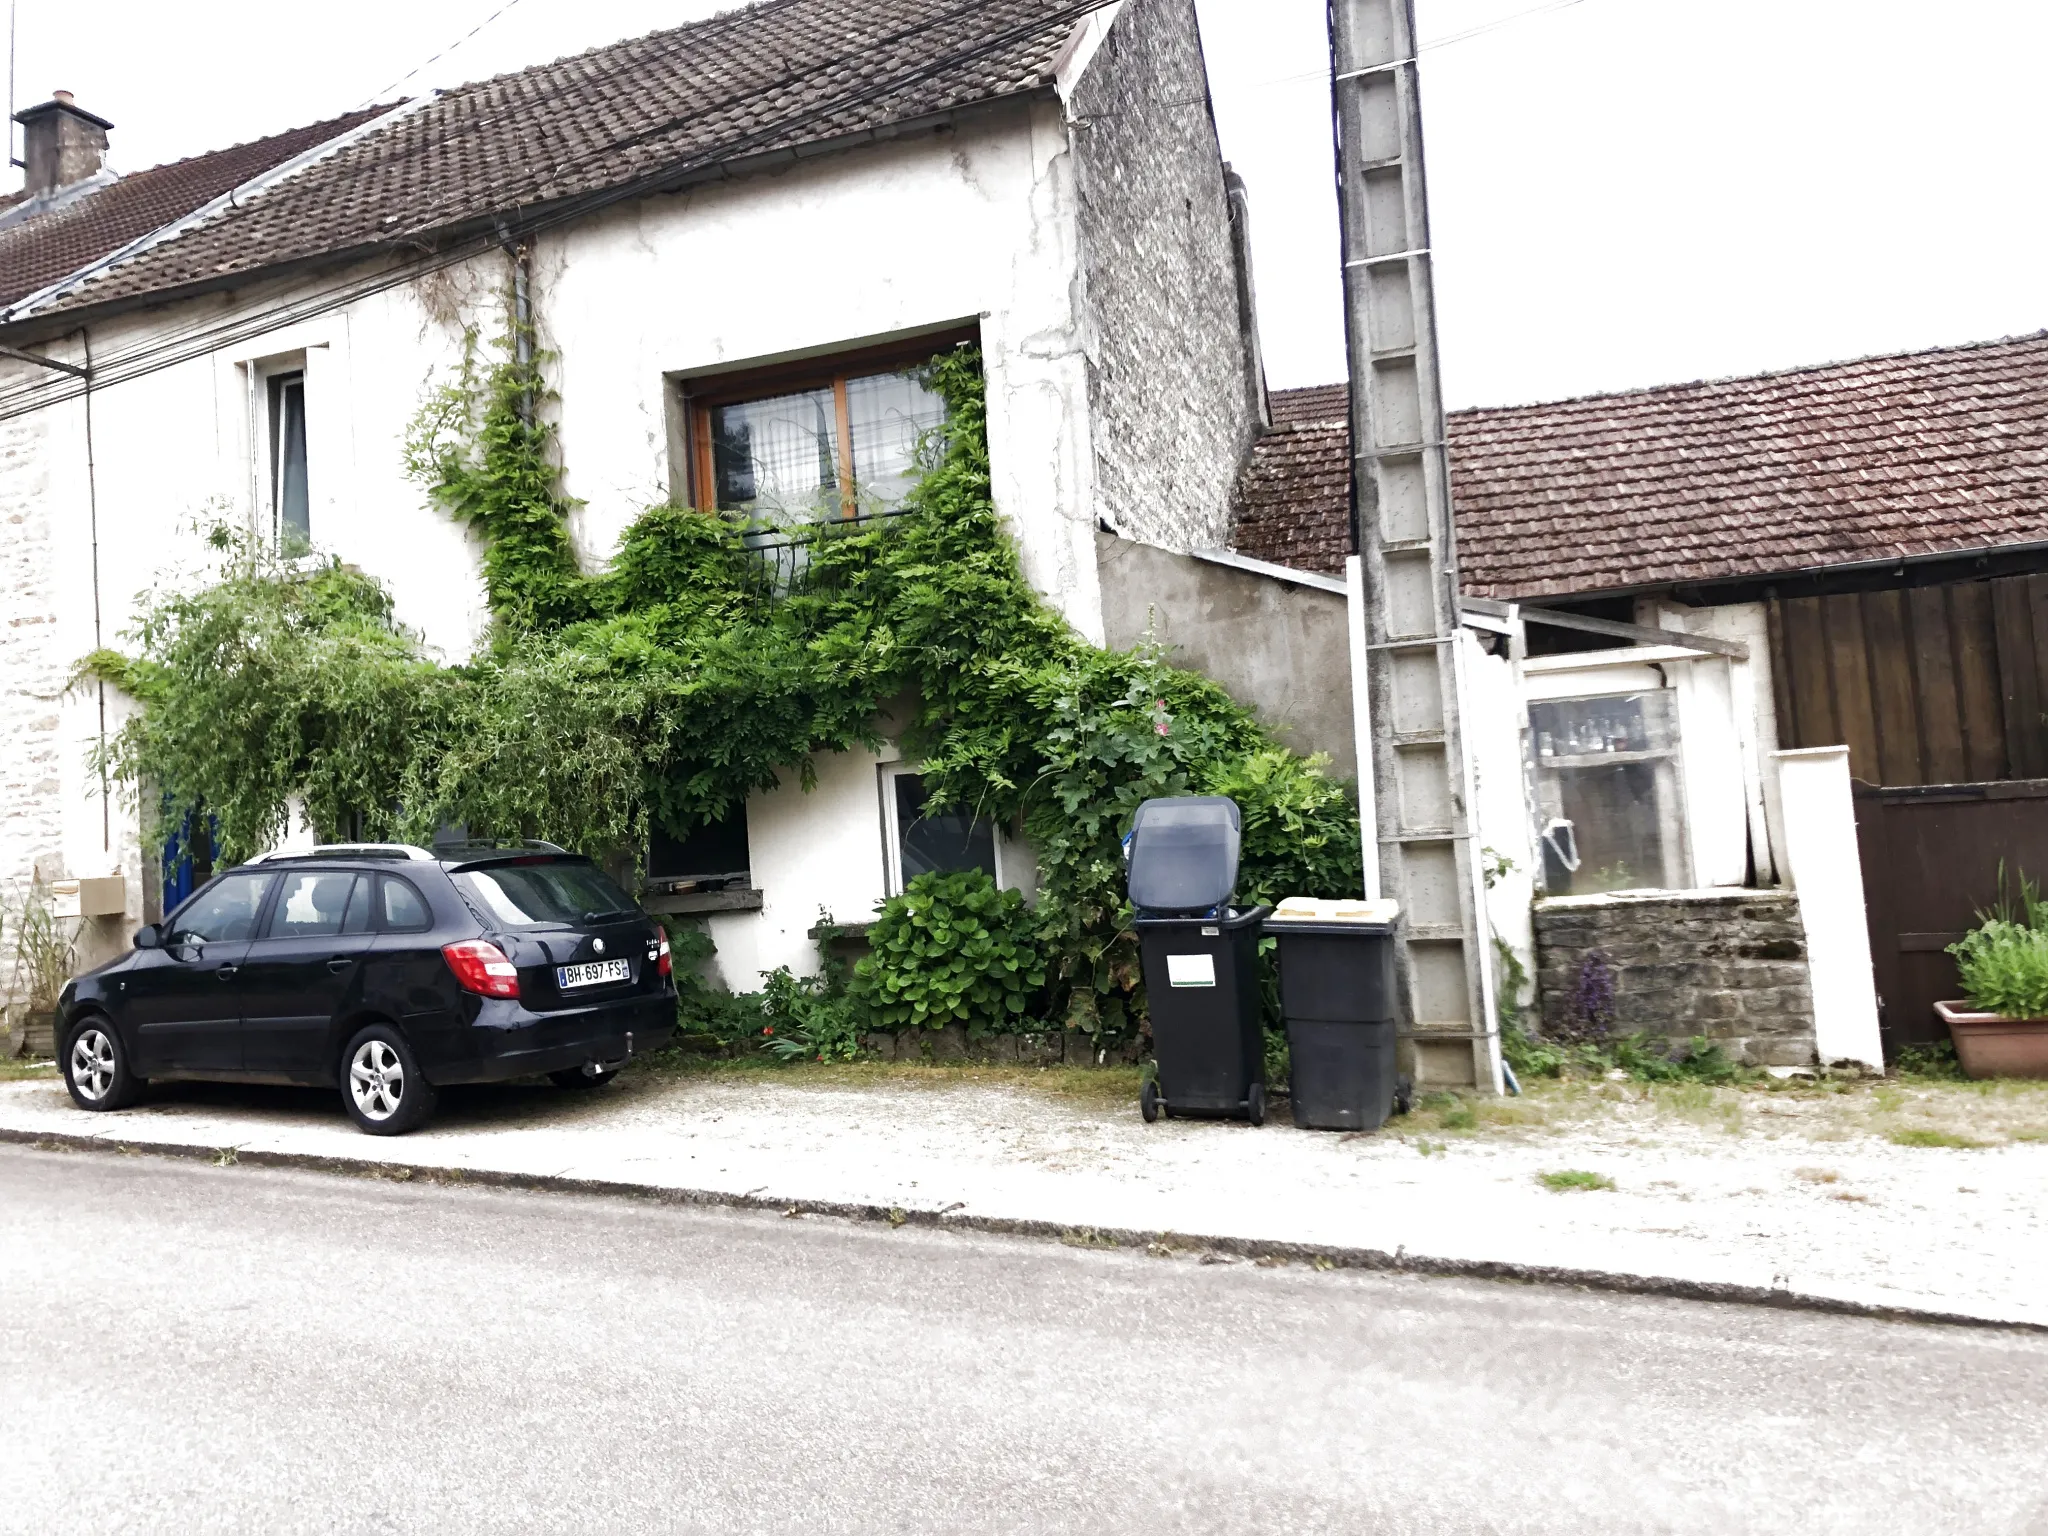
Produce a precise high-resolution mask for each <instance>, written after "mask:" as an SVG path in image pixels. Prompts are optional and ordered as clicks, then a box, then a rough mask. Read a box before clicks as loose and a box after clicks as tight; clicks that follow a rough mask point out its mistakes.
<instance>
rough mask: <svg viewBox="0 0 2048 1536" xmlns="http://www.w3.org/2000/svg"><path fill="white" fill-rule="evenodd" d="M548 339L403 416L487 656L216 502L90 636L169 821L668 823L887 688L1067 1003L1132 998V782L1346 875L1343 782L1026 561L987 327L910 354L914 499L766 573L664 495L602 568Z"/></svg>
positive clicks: (235, 848) (471, 371) (1291, 882)
mask: <svg viewBox="0 0 2048 1536" xmlns="http://www.w3.org/2000/svg"><path fill="white" fill-rule="evenodd" d="M544 362H545V358H544V357H536V358H535V359H534V360H533V361H531V362H525V363H522V362H521V361H519V360H518V359H517V358H516V356H515V355H514V351H513V349H512V348H511V347H510V346H509V345H507V346H505V348H504V356H503V358H502V359H501V360H499V361H497V362H495V363H493V364H491V365H489V366H485V365H483V364H482V363H481V362H480V361H479V360H478V359H477V357H476V355H475V349H474V348H473V347H472V348H471V349H470V351H469V354H468V356H467V357H466V360H465V364H464V366H463V368H462V370H461V371H460V373H459V375H458V376H457V377H456V378H455V379H454V380H452V381H451V382H450V383H448V384H447V385H446V386H445V387H442V388H440V389H437V390H436V391H434V392H433V393H432V394H431V395H430V397H429V399H428V400H427V402H426V404H425V406H424V407H423V408H422V410H421V412H420V414H419V416H418V417H417V419H416V421H415V423H414V425H413V427H412V430H411V431H410V432H409V433H408V435H407V440H406V463H407V467H408V469H409V471H410V472H411V473H412V475H413V476H414V477H415V478H416V479H417V480H419V481H420V482H421V483H422V484H423V485H424V486H425V487H426V489H427V491H428V493H429V495H430V497H431V499H432V500H433V502H434V503H435V504H436V505H437V506H439V507H440V508H442V509H443V510H444V511H446V512H447V513H448V514H449V515H450V516H451V517H453V518H455V519H456V520H458V521H459V522H461V523H463V524H464V525H465V526H467V527H468V528H470V529H471V530H473V531H474V532H475V534H476V535H477V536H478V538H479V539H480V540H481V542H482V544H483V549H484V556H483V573H484V579H485V585H486V589H487V592H488V596H489V601H490V609H491V614H492V617H493V625H492V632H491V635H490V641H489V644H488V645H487V646H485V647H484V648H483V649H482V650H481V651H480V653H479V654H478V655H477V656H476V657H475V658H473V659H471V660H470V661H468V662H465V663H463V664H460V665H454V666H449V665H443V664H440V663H439V662H437V661H436V660H434V659H433V658H431V657H430V656H429V655H428V653H427V652H426V649H425V647H424V646H423V645H422V643H421V641H420V639H419V637H418V636H417V635H415V634H413V633H411V632H410V631H408V630H406V629H405V628H403V627H402V626H401V625H399V624H398V623H397V621H396V619H395V617H394V615H393V611H392V605H391V600H390V597H389V595H388V594H387V593H386V592H385V590H384V589H383V588H382V586H381V585H379V584H378V583H377V582H376V581H374V580H373V579H371V578H370V577H368V576H365V575H363V574H361V573H360V572H357V571H355V570H353V569H351V568H349V567H346V566H343V565H341V564H339V563H337V562H334V561H332V560H330V561H327V562H326V563H321V564H309V563H307V562H299V563H296V564H292V563H285V562H280V561H279V560H277V559H276V558H274V557H272V556H270V555H268V554H267V553H265V552H264V551H262V550H261V549H259V548H258V547H256V546H255V545H254V544H252V543H251V542H250V541H249V540H247V539H246V538H243V537H238V536H235V535H232V534H230V533H227V532H224V531H222V532H217V533H216V535H215V539H214V543H215V547H216V548H217V549H218V550H219V552H220V556H221V569H220V571H219V573H218V577H217V579H216V580H214V581H213V582H212V583H211V584H209V585H205V586H203V587H200V588H199V589H197V590H192V591H183V590H172V591H161V592H158V593H155V594H152V595H151V596H150V597H149V598H148V599H147V600H146V601H145V603H144V605H143V608H142V613H141V617H140V619H139V620H138V622H137V624H136V626H135V627H134V629H133V630H132V631H131V632H130V634H129V636H128V638H129V639H130V640H131V641H132V642H133V648H132V654H130V655H121V654H117V653H114V652H99V653H96V654H95V655H93V656H91V657H89V658H87V660H86V662H85V663H84V670H85V671H86V672H87V673H90V674H94V675H98V676H101V677H104V678H106V679H107V680H108V681H111V682H114V683H117V684H119V685H120V686H121V687H123V688H124V689H126V690H127V691H128V692H129V693H131V694H132V695H133V696H134V697H135V699H136V700H137V701H138V703H139V704H140V708H139V710H138V711H137V712H136V713H135V715H134V716H133V717H132V719H131V720H130V721H129V723H128V724H127V726H126V727H125V728H124V729H123V730H122V731H121V732H120V733H119V734H118V735H117V736H115V737H114V738H113V739H112V741H111V742H110V744H109V747H108V751H107V756H108V766H109V767H110V768H111V769H112V770H113V771H115V772H116V773H118V774H119V775H120V776H121V777H122V779H124V780H125V781H126V782H128V783H130V784H148V785H150V786H151V788H152V790H153V791H154V793H155V795H156V796H160V797H161V802H162V805H163V807H164V809H165V811H166V812H167V813H173V814H172V815H171V820H170V821H169V822H168V823H166V824H168V825H175V824H176V822H177V820H178V819H179V818H182V816H183V814H184V812H185V811H186V810H187V809H189V808H191V807H194V806H198V805H204V806H205V807H206V808H207V810H208V811H209V812H210V813H211V814H212V815H213V816H214V817H215V818H216V820H217V821H218V824H219V827H220V832H219V843H220V847H221V851H222V853H223V854H224V855H225V856H226V857H228V858H236V857H242V856H246V855H247V854H249V853H252V852H254V851H255V850H256V849H258V848H260V847H263V846H265V845H267V844H269V843H270V842H272V841H274V840H275V839H276V838H277V837H278V836H279V835H280V834H281V833H282V831H283V830H284V823H285V818H286V815H287V802H288V800H289V799H291V798H293V797H297V798H299V799H301V800H302V801H303V803H304V805H305V807H306V810H307V813H308V815H309V816H310V818H311V819H312V821H313V822H314V824H315V826H316V827H320V828H322V829H340V828H344V827H349V826H357V827H360V828H361V835H365V836H370V837H378V838H392V839H399V840H407V841H426V840H428V839H429V838H430V837H431V836H432V834H433V831H434V829H435V828H436V827H437V826H440V825H444V824H455V825H462V826H466V827H468V828H470V829H471V830H472V831H473V832H484V833H488V834H490V835H494V836H501V837H520V836H529V837H545V838H547V839H549V840H551V841H555V842H560V843H563V844H565V845H567V846H570V847H574V848H577V849H579V850H582V851H584V852H587V853H590V854H591V855H593V856H594V857H600V858H605V857H616V856H618V855H619V853H620V851H621V850H624V849H638V848H643V847H644V846H645V841H646V836H647V832H648V829H649V827H650V825H659V826H661V827H662V828H664V829H665V830H667V831H668V832H669V833H670V834H671V835H674V836H678V837H680V836H684V835H687V833H688V832H689V831H690V830H692V829H693V828H694V827H696V826H698V825H700V824H702V823H703V822H704V821H706V820H708V819H712V818H716V817H718V816H720V815H722V814H723V813H725V812H726V811H728V810H729V809H731V808H733V807H734V806H736V805H738V804H741V803H743V802H744V800H745V799H746V797H747V796H748V795H749V794H751V793H753V792H755V791H758V790H763V789H767V788H770V787H772V786H774V785H776V784H778V783H780V782H784V781H786V780H789V779H791V778H794V779H795V780H797V781H798V782H801V783H802V784H804V785H805V786H806V787H808V785H809V784H810V783H811V782H813V779H814V772H813V764H814V762H815V760H816V759H817V757H818V755H819V754H821V753H832V752H841V751H845V750H848V749H850V748H853V747H856V746H863V745H864V746H868V747H878V746H880V745H881V740H880V737H879V734H878V731H879V725H878V720H879V714H880V710H881V707H882V704H883V702H884V701H885V700H891V699H895V698H898V697H908V698H913V699H914V700H915V711H914V714H913V717H912V719H911V721H910V722H909V726H908V729H907V732H906V734H905V738H904V742H903V747H904V751H905V754H906V756H908V757H911V758H921V759H922V760H923V764H924V767H923V772H924V775H925V781H926V784H927V786H928V787H929V788H930V789H931V790H932V792H933V793H934V794H935V795H936V796H937V798H938V799H939V800H940V801H941V802H942V803H945V804H949V805H955V806H966V807H972V808H974V809H975V810H976V811H977V812H978V813H980V814H982V815H986V816H989V817H991V818H994V819H996V820H998V821H1001V822H1004V823H1006V824H1008V825H1009V826H1011V827H1012V828H1013V829H1014V830H1016V831H1018V832H1020V833H1021V834H1022V835H1023V836H1024V837H1025V838H1026V839H1027V840H1028V841H1029V842H1030V844H1031V846H1032V847H1033V849H1034V850H1035V851H1036V853H1037V856H1038V860H1039V864H1040V871H1041V894H1040V899H1039V902H1038V906H1037V914H1038V925H1039V933H1040V936H1041V940H1042V942H1043V943H1044V944H1045V945H1046V953H1047V955H1048V956H1049V959H1050V970H1051V977H1050V990H1049V992H1048V994H1047V995H1048V996H1049V998H1050V1000H1051V1006H1052V1008H1053V1010H1054V1012H1055V1013H1056V1014H1057V1015H1058V1016H1059V1017H1060V1018H1062V1019H1064V1020H1065V1022H1067V1023H1068V1024H1069V1025H1070V1026H1072V1027H1076V1028H1084V1029H1091V1030H1101V1031H1105V1032H1109V1033H1120V1032H1122V1030H1123V1029H1124V1028H1125V1027H1126V1026H1127V1024H1128V1023H1129V1022H1130V1021H1129V1018H1128V1008H1129V1004H1130V1002H1131V1000H1132V999H1133V997H1134V995H1135V994H1136V993H1137V992H1138V975H1137V956H1136V949H1135V945H1134V944H1133V942H1132V940H1131V936H1130V934H1129V931H1128V924H1127V921H1126V919H1127V911H1126V908H1125V904H1124V901H1123V866H1122V859H1121V847H1120V839H1121V834H1122V832H1123V830H1124V829H1125V828H1126V827H1127V826H1128V825H1129V821H1130V816H1131V813H1132V812H1133V811H1134V810H1135V809H1136V807H1137V805H1138V804H1139V802H1140V801H1142V800H1145V799H1147V798H1149V797H1152V796H1155V795H1168V794H1181V793H1201V794H1228V795H1231V796H1232V797H1233V798H1235V799H1236V800H1237V801H1238V803H1239V805H1240V806H1241V807H1242V808H1243V810H1244V816H1245V838H1244V874H1243V880H1242V883H1241V886H1240V890H1241V893H1242V895H1243V897H1244V899H1246V900H1252V901H1257V900H1269V899H1273V898H1276V897H1279V896H1283V895H1292V894H1309V895H1343V894H1349V893H1352V892H1355V891H1356V890H1357V889H1358V888H1359V884H1360V862H1359V861H1360V852H1359V837H1358V818H1357V809H1356V802H1355V798H1354V796H1353V793H1352V790H1351V787H1350V786H1349V785H1348V784H1345V783H1343V782H1341V781H1337V780H1333V779H1331V778H1329V777H1328V776H1327V775H1326V773H1325V771H1324V767H1325V765H1324V763H1323V762H1322V761H1321V760H1320V759H1312V758H1305V757H1302V756H1300V755H1299V754H1296V753H1294V752H1291V751H1288V750H1287V749H1285V748H1283V747H1281V746H1279V745H1277V744H1276V743H1275V742H1274V741H1273V740H1272V739H1271V737H1270V736H1269V735H1268V734H1267V733H1266V732H1265V731H1264V730H1263V729H1262V728H1261V727H1260V726H1259V725H1258V723H1257V721H1256V720H1255V719H1254V718H1253V716H1252V714H1251V712H1250V711H1249V710H1247V709H1246V708H1245V707H1244V706H1242V705H1240V704H1239V703H1237V702H1236V701H1235V700H1233V699H1232V698H1230V697H1229V695H1227V694H1226V693H1224V692H1223V690H1222V689H1221V688H1219V687H1217V686H1216V685H1215V684H1214V683H1212V682H1210V681H1208V680H1207V679H1206V678H1203V677H1201V676H1198V675H1196V674H1194V673H1192V672H1188V671H1184V670H1181V669H1178V668H1175V667H1172V666H1170V665H1168V664H1167V663H1166V662H1165V660H1164V659H1163V657H1162V655H1161V654H1160V652H1159V650H1158V648H1157V647H1153V646H1140V647H1137V648H1135V649H1132V650H1126V651H1110V650H1103V649H1100V648H1097V647H1095V646H1092V645H1089V644H1088V643H1087V642H1086V641H1084V640H1082V639H1081V638H1080V637H1079V636H1078V635H1076V634H1075V633H1074V632H1073V631H1072V630H1071V629H1070V628H1069V627H1068V626H1067V625H1066V623H1065V622H1064V621H1063V620H1062V619H1061V618H1060V617H1059V616H1058V615H1057V614H1056V613H1054V612H1053V611H1052V610H1051V609H1050V608H1049V607H1048V606H1047V605H1046V603H1045V602H1044V600H1043V599H1042V598H1041V597H1040V596H1039V594H1038V593H1037V592H1036V591H1035V590H1034V589H1033V588H1032V587H1031V585H1030V583H1029V582H1027V581H1026V580H1025V578H1024V576H1023V573H1022V570H1021V568H1020V566H1019V562H1018V556H1017V551H1016V547H1015V545H1014V543H1013V542H1012V540H1011V539H1010V537H1009V535H1008V533H1007V532H1006V531H1005V530H1004V528H1003V526H1002V523H1001V519H1000V517H999V516H998V514H997V512H996V509H995V504H994V500H993V496H992V493H991V487H990V476H989V457H988V435H987V417H986V404H985V397H984V391H983V382H982V371H981V358H980V355H979V353H978V351H976V350H975V349H973V348H971V347H960V348H957V349H954V350H952V351H948V352H945V353H943V354H941V355H939V356H937V357H935V358H933V359H932V360H931V362H930V363H929V364H928V365H926V367H925V368H924V369H923V370H922V375H923V378H924V380H925V382H926V384H927V385H928V387H930V388H932V389H934V390H935V391H936V392H937V393H938V394H939V395H940V396H941V397H942V398H943V399H944V400H945V403H946V406H947V412H948V414H947V420H946V425H945V428H944V430H943V432H942V433H941V434H939V435H938V436H937V437H936V439H935V440H934V441H933V442H931V443H930V444H928V445H927V448H926V452H925V462H924V466H923V473H922V476H921V478H920V480H919V482H918V484H917V485H916V487H915V489H914V490H913V491H912V492H911V494H910V497H909V502H908V506H907V509H906V510H905V512H904V513H903V514H902V515H900V516H896V517H890V518H884V519H876V520H871V521H862V522H857V523H855V522H849V523H847V524H844V525H838V524H827V525H823V526H821V527H819V528H818V529H817V530H816V532H815V534H814V536H813V537H812V542H811V543H810V544H809V545H808V558H807V560H806V561H805V562H804V564H803V567H802V569H801V571H800V572H799V573H798V574H797V576H796V577H795V578H794V580H792V581H789V582H787V583H785V584H784V585H783V586H781V587H778V586H777V584H776V582H775V581H774V580H773V578H772V577H771V576H770V575H769V574H768V572H767V571H766V570H765V569H764V567H763V565H762V563H761V562H760V560H759V559H758V557H757V556H756V555H755V554H754V553H752V552H751V551H749V549H748V548H747V545H746V539H745V529H744V527H743V525H742V523H741V521H740V520H738V519H736V518H734V517H731V516H728V515H725V514H720V513H713V512H705V511H698V510H694V509H690V508H687V507H680V506H673V505H664V506H658V507H654V508H652V509H651V510H649V511H648V512H646V513H645V514H643V515H642V516H641V517H640V518H639V519H638V520H637V521H636V522H635V523H634V524H633V525H632V526H631V527H630V528H629V529H628V530H627V531H626V533H625V535H624V537H623V539H622V541H621V543H620V546H619V549H618V551H617V553H616V554H615V555H614V556H613V557H612V559H611V560H610V562H609V563H608V564H607V565H606V566H605V567H604V568H603V569H602V570H600V571H597V572H586V571H584V570H583V569H582V568H581V567H580V565H579V564H578V561H577V559H576V554H575V550H574V547H573V545H572V543H571V540H570V536H569V528H568V517H569V514H570V512H571V511H572V506H571V504H570V503H569V502H568V501H567V500H566V499H565V498H564V497H563V496H562V495H561V492H560V490H559V486H560V470H559V466H558V464H557V463H556V459H555V454H554V444H553V439H552V434H551V431H550V429H549V427H548V426H547V425H546V423H545V419H544V412H539V411H534V410H532V409H530V407H529V402H534V401H542V400H544V399H545V391H544V382H543V379H542V372H541V370H542V367H543V365H544ZM839 915H840V916H842V917H852V916H855V915H856V914H839Z"/></svg>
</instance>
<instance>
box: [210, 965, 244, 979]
mask: <svg viewBox="0 0 2048 1536" xmlns="http://www.w3.org/2000/svg"><path fill="white" fill-rule="evenodd" d="M238 969H239V967H237V966H232V965H224V966H222V967H221V968H220V969H219V970H217V971H215V972H214V973H213V974H214V975H216V976H218V977H219V978H220V979H221V980H222V981H227V980H229V979H231V978H232V977H233V976H234V974H235V972H236V970H238Z"/></svg>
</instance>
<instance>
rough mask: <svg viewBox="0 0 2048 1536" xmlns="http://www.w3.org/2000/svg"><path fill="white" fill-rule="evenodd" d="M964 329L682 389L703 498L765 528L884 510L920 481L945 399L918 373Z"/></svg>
mask: <svg viewBox="0 0 2048 1536" xmlns="http://www.w3.org/2000/svg"><path fill="white" fill-rule="evenodd" d="M962 339H963V338H962V337H961V336H959V335H954V334H948V335H944V336H927V337H924V338H921V339H919V340H918V341H915V342H906V343H902V344H898V345H895V346H893V347H888V348H880V349H873V350H868V351H863V352H858V353H847V354H842V355H840V356H839V357H836V358H823V359H819V360H818V361H816V362H813V363H808V364H799V365H792V366H788V367H782V368H775V369H765V370H760V371H757V372H753V373H747V374H734V375H721V376H719V377H718V378H715V379H704V380H695V381H692V382H691V383H690V384H689V385H687V386H686V388H687V391H688V394H687V407H688V418H689V436H690V457H691V491H692V499H693V500H694V501H695V502H696V504H697V505H699V506H713V507H716V508H717V509H718V510H720V511H722V512H740V513H748V514H752V515H753V516H754V517H755V518H757V519H758V520H759V521H760V522H763V523H767V524H788V523H798V522H810V521H816V520H820V519H824V518H833V517H855V516H859V515H862V514H865V513H875V512H888V511H892V510H894V509H895V508H897V507H899V506H901V505H902V503H903V500H904V497H905V496H906V495H908V493H909V491H910V489H911V487H912V486H914V485H915V484H916V483H917V476H918V472H919V468H920V465H921V459H920V453H921V451H923V450H924V449H925V447H926V445H927V444H928V443H930V442H931V440H932V438H933V436H934V434H935V433H936V432H937V431H938V429H939V428H940V427H942V426H943V425H944V424H945V420H946V405H945V402H944V401H943V400H941V399H940V398H939V396H938V395H937V394H935V393H934V392H933V391H931V390H929V389H927V388H925V387H924V385H923V384H922V383H920V382H919V381H918V380H917V378H916V377H915V370H916V368H917V366H918V365H919V364H920V363H923V362H925V361H927V360H929V359H930V358H931V357H932V356H933V355H934V354H936V353H938V352H942V351H944V350H945V349H946V348H947V347H949V346H954V345H957V344H958V343H959V342H960V341H961V340H962Z"/></svg>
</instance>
